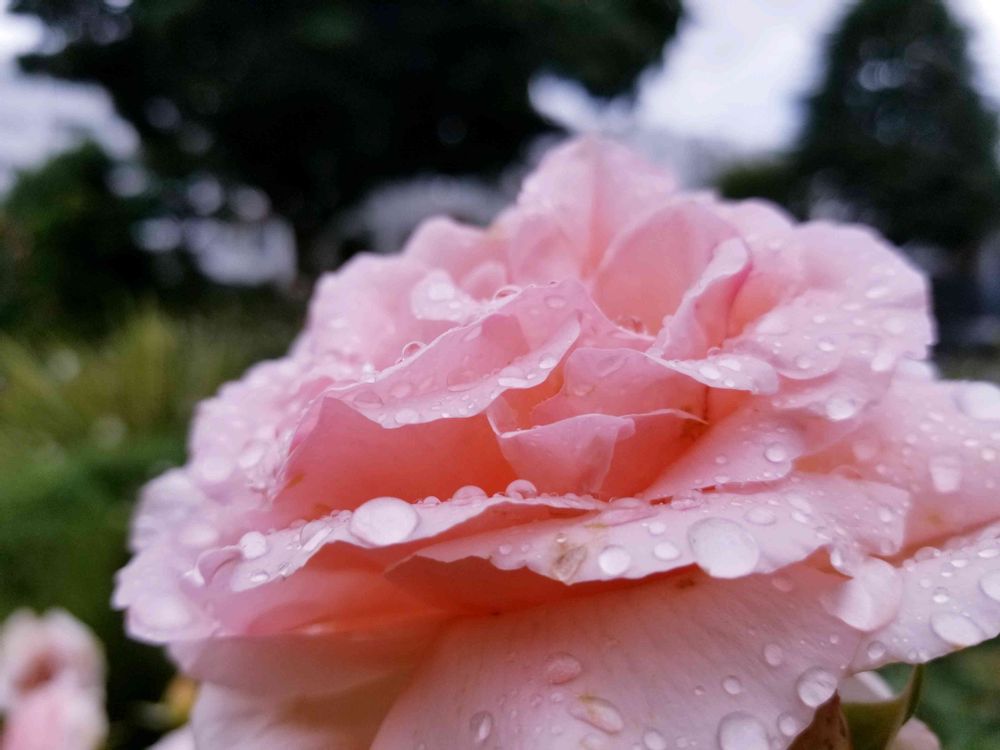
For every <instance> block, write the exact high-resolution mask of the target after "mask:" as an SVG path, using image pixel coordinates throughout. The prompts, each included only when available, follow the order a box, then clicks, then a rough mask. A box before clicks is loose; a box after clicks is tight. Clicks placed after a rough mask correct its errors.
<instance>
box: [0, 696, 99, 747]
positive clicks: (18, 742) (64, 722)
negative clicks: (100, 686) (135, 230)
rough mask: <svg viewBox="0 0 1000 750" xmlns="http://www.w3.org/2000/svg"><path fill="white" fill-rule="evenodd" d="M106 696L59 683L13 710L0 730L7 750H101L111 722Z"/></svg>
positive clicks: (24, 698)
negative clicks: (107, 715) (106, 715)
mask: <svg viewBox="0 0 1000 750" xmlns="http://www.w3.org/2000/svg"><path fill="white" fill-rule="evenodd" d="M102 702H103V692H101V691H97V692H95V691H93V690H85V689H81V688H80V687H79V686H78V685H73V684H72V683H71V682H69V681H66V680H56V681H53V682H51V683H49V684H47V685H45V686H44V687H41V688H39V689H37V690H33V691H31V692H30V693H28V694H27V695H25V696H23V697H22V698H21V699H20V700H18V701H17V702H16V703H14V704H13V705H11V706H10V708H9V709H8V711H7V713H6V716H5V717H4V722H3V729H2V730H0V748H2V749H3V750H97V749H98V748H99V747H101V746H102V744H103V743H104V739H105V737H106V735H107V732H108V721H107V718H106V717H105V716H104V707H103V705H102Z"/></svg>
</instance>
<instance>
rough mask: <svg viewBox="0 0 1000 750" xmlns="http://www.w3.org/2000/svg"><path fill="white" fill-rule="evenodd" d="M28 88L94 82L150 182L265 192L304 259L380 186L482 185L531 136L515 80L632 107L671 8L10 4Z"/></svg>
mask: <svg viewBox="0 0 1000 750" xmlns="http://www.w3.org/2000/svg"><path fill="white" fill-rule="evenodd" d="M12 9H13V10H14V12H19V13H28V14H34V15H36V16H38V17H40V18H41V19H42V20H43V21H45V23H46V24H47V25H48V27H49V28H50V29H51V30H52V35H51V36H52V40H53V45H54V48H55V51H53V52H47V53H41V54H35V55H30V56H27V57H24V58H22V60H21V64H22V65H23V67H24V68H25V69H26V70H29V71H39V72H44V73H49V74H52V75H55V76H57V77H60V78H67V79H73V80H85V81H96V82H98V83H100V84H101V85H103V86H104V87H105V88H106V89H107V90H108V91H109V92H110V93H111V95H112V97H113V99H114V102H115V104H116V106H117V109H118V111H119V112H120V113H121V114H122V115H123V116H124V117H125V118H126V119H127V120H128V121H129V122H131V123H132V124H133V125H134V126H135V128H136V129H137V131H138V132H139V134H140V136H141V138H142V143H143V151H144V154H145V157H146V159H147V162H148V164H149V165H150V166H151V167H152V168H153V169H154V170H155V171H156V172H157V173H160V174H165V175H171V176H181V175H185V174H191V173H193V172H195V171H197V170H207V171H209V172H211V173H212V174H214V175H216V176H217V177H219V178H220V179H221V180H223V181H226V182H230V183H246V184H250V185H254V186H257V187H259V188H261V189H263V190H264V191H265V192H266V194H267V195H268V196H269V198H270V200H271V202H272V204H273V206H274V208H275V209H276V210H277V212H278V213H279V214H282V215H283V216H285V217H287V218H288V219H290V220H291V222H292V224H293V225H294V227H295V230H296V235H297V238H298V240H299V246H300V248H308V247H310V245H311V243H312V242H313V240H314V239H315V238H316V237H317V236H318V234H319V233H320V232H321V231H322V230H323V229H324V228H325V227H326V226H327V224H328V222H329V221H330V219H331V217H332V216H333V215H334V212H335V211H336V210H337V209H339V208H343V207H344V206H346V205H348V204H350V203H352V202H353V201H355V200H356V199H357V198H358V197H359V196H361V195H362V194H364V193H365V192H366V191H367V190H368V189H369V188H371V187H372V186H374V185H375V184H377V183H379V182H380V181H382V180H384V179H386V178H392V177H401V176H409V175H412V174H415V173H418V172H420V171H425V170H433V171H436V172H443V173H452V174H453V173H473V172H488V171H490V170H494V169H498V168H500V167H502V166H505V165H507V164H508V163H510V162H511V161H512V160H513V158H514V157H516V155H517V153H518V150H519V148H520V147H521V146H522V145H523V144H524V143H525V141H526V139H527V138H529V137H530V136H532V135H534V134H536V133H539V132H541V131H543V130H544V129H545V127H546V125H545V123H544V122H543V121H542V120H541V118H540V117H539V116H538V115H537V114H535V113H534V111H533V110H532V108H531V106H530V103H529V100H528V95H527V84H528V81H529V79H530V78H531V77H532V76H533V75H534V74H536V73H538V72H540V71H546V70H547V71H552V72H556V73H560V74H563V75H566V76H569V77H571V78H574V79H576V80H579V81H581V82H582V83H583V84H584V85H585V86H587V88H588V89H589V90H590V91H591V92H593V93H595V94H597V95H601V96H610V95H614V94H620V93H622V92H625V91H627V90H629V88H630V86H631V84H632V82H633V81H634V80H635V78H636V76H637V74H638V73H639V72H640V71H641V70H642V69H643V68H644V67H645V66H647V65H649V64H650V63H652V62H654V61H655V60H656V59H658V58H659V56H660V54H661V52H662V49H663V46H664V43H665V42H666V40H667V39H668V38H670V37H671V36H672V35H673V33H674V32H675V31H676V28H677V22H678V19H679V16H680V2H679V0H589V1H588V2H567V1H566V0H530V1H529V0H468V1H467V2H461V3H458V2H454V1H453V0H391V1H390V0H336V1H331V0H293V1H291V2H284V3H269V2H254V3H247V2H240V1H239V0H15V1H14V2H13V3H12Z"/></svg>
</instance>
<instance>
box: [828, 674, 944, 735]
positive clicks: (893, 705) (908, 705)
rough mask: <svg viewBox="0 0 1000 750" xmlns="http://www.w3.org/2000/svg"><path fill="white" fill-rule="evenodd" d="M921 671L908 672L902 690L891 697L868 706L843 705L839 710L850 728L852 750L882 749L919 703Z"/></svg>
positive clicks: (859, 704) (921, 681)
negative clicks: (908, 674) (841, 710)
mask: <svg viewBox="0 0 1000 750" xmlns="http://www.w3.org/2000/svg"><path fill="white" fill-rule="evenodd" d="M923 680H924V668H923V666H922V665H919V666H917V667H916V668H915V669H914V670H913V672H911V673H910V679H909V681H908V682H907V683H906V687H905V688H903V691H902V692H901V693H900V694H899V695H897V696H896V697H895V698H890V699H889V700H884V701H876V702H872V703H867V702H866V703H844V704H842V709H843V712H844V716H845V717H846V718H847V725H848V727H849V728H850V732H851V740H852V743H853V747H854V750H886V748H887V747H889V743H890V742H892V739H893V738H894V737H895V736H896V734H897V733H898V732H899V730H900V728H901V727H902V726H903V724H905V723H906V722H907V721H908V720H909V718H910V717H911V716H913V712H914V711H915V710H916V708H917V703H918V702H919V700H920V689H921V686H922V684H923Z"/></svg>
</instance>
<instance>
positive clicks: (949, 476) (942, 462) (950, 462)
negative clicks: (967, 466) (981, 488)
mask: <svg viewBox="0 0 1000 750" xmlns="http://www.w3.org/2000/svg"><path fill="white" fill-rule="evenodd" d="M929 468H930V472H931V481H932V482H933V483H934V489H936V490H937V491H938V492H940V493H942V494H950V493H952V492H955V491H957V490H958V488H959V487H961V486H962V464H961V463H960V462H959V460H958V459H957V458H955V457H954V456H934V458H932V459H931V461H930V464H929Z"/></svg>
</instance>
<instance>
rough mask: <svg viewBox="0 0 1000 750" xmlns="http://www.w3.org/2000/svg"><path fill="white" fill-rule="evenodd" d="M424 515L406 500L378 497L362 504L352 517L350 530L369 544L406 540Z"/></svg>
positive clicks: (395, 542)
mask: <svg viewBox="0 0 1000 750" xmlns="http://www.w3.org/2000/svg"><path fill="white" fill-rule="evenodd" d="M419 521H420V517H419V516H418V515H417V512H416V511H415V510H414V509H413V506H412V505H410V504H409V503H408V502H406V501H405V500H400V499H399V498H398V497H376V498H375V499H374V500H369V501H368V502H366V503H364V504H363V505H359V506H358V508H357V509H356V510H355V511H354V514H353V515H352V516H351V523H350V527H349V528H350V531H351V533H352V534H354V536H356V537H358V538H359V539H361V540H363V541H366V542H368V543H369V544H375V545H385V544H398V543H399V542H402V541H403V540H405V539H406V538H407V537H409V536H410V534H412V533H413V530H414V529H416V528H417V523H419Z"/></svg>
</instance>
